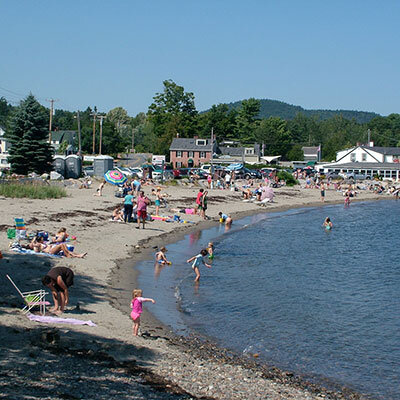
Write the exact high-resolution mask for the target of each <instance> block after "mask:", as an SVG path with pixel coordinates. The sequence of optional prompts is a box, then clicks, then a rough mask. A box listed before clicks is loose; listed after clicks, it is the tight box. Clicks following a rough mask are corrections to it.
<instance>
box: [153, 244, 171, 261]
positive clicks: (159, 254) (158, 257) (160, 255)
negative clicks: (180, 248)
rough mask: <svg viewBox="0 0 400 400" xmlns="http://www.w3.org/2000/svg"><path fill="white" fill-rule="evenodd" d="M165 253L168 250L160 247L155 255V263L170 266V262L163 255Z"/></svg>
mask: <svg viewBox="0 0 400 400" xmlns="http://www.w3.org/2000/svg"><path fill="white" fill-rule="evenodd" d="M167 251H168V250H167V249H166V248H165V247H164V246H163V247H161V249H160V251H158V252H157V253H156V261H157V262H158V263H159V264H163V265H165V264H167V265H171V264H172V263H171V262H170V261H168V260H167V256H166V255H165V253H166V252H167Z"/></svg>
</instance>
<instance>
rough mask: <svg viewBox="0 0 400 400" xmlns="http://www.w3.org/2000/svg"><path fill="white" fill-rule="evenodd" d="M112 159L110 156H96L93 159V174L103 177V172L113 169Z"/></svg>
mask: <svg viewBox="0 0 400 400" xmlns="http://www.w3.org/2000/svg"><path fill="white" fill-rule="evenodd" d="M113 167H114V159H113V158H112V157H110V156H97V157H95V158H94V161H93V174H94V176H97V177H103V176H104V174H105V173H106V172H107V171H109V170H110V169H113Z"/></svg>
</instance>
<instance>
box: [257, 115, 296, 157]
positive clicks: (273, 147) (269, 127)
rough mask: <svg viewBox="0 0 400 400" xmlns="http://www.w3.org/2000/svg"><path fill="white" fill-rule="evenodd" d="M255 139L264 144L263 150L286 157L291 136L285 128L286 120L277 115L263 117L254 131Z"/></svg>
mask: <svg viewBox="0 0 400 400" xmlns="http://www.w3.org/2000/svg"><path fill="white" fill-rule="evenodd" d="M254 137H255V141H256V142H257V143H260V144H263V143H264V144H265V152H266V154H267V155H271V156H278V155H280V156H282V158H283V159H285V158H287V153H288V151H289V150H290V148H291V137H290V134H289V131H288V129H287V122H286V121H284V120H283V119H281V118H279V117H270V118H268V119H263V120H262V121H261V122H260V124H259V126H258V127H257V128H256V130H255V133H254Z"/></svg>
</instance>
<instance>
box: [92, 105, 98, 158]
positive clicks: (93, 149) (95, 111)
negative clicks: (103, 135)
mask: <svg viewBox="0 0 400 400" xmlns="http://www.w3.org/2000/svg"><path fill="white" fill-rule="evenodd" d="M90 115H92V116H93V145H92V154H95V153H96V118H97V108H96V107H95V108H94V112H92V113H91V114H90Z"/></svg>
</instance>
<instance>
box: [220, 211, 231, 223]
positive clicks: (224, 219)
mask: <svg viewBox="0 0 400 400" xmlns="http://www.w3.org/2000/svg"><path fill="white" fill-rule="evenodd" d="M218 215H219V222H220V223H221V224H222V223H224V222H225V224H226V225H231V224H232V218H231V217H230V216H229V215H226V214H224V213H223V212H222V211H220V212H219V213H218Z"/></svg>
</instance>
